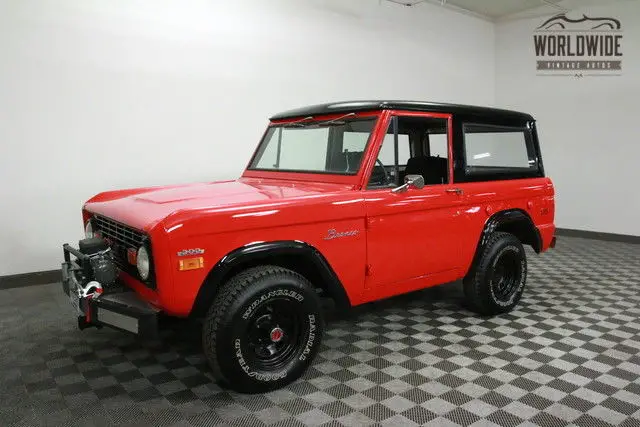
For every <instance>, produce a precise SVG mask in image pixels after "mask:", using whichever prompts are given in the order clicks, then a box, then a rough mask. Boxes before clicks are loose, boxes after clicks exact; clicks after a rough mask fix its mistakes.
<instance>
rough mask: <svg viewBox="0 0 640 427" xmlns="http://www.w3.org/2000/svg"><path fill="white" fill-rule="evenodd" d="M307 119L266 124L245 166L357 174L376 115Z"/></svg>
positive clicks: (276, 169) (283, 170) (251, 168)
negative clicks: (322, 119)
mask: <svg viewBox="0 0 640 427" xmlns="http://www.w3.org/2000/svg"><path fill="white" fill-rule="evenodd" d="M310 119H311V118H308V119H302V120H299V121H297V122H293V123H289V124H283V125H275V126H271V127H269V129H268V130H267V133H266V134H265V137H264V139H263V140H262V143H261V144H260V147H259V148H258V151H257V152H256V155H255V156H254V158H253V160H252V161H251V164H250V166H249V169H250V170H270V171H282V172H309V173H329V174H340V175H355V174H357V173H358V170H359V169H360V163H362V157H363V154H364V151H365V149H366V147H367V143H368V141H369V137H370V136H371V132H372V130H373V127H374V125H375V122H376V118H375V117H373V118H366V119H351V120H338V119H336V120H331V121H326V122H313V121H308V120H310Z"/></svg>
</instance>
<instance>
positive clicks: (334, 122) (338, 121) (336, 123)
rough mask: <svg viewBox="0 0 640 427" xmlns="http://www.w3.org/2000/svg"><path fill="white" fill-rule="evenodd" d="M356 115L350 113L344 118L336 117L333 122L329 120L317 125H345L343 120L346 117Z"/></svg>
mask: <svg viewBox="0 0 640 427" xmlns="http://www.w3.org/2000/svg"><path fill="white" fill-rule="evenodd" d="M355 115H356V113H348V114H345V115H344V116H340V117H336V118H335V119H332V120H327V121H325V122H318V123H316V125H318V126H330V125H343V124H345V123H346V122H345V121H344V120H342V119H344V118H346V117H351V116H355Z"/></svg>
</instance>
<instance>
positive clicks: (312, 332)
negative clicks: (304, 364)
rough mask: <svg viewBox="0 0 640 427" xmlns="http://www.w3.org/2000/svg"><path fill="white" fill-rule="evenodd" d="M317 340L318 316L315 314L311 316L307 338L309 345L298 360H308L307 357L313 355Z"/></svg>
mask: <svg viewBox="0 0 640 427" xmlns="http://www.w3.org/2000/svg"><path fill="white" fill-rule="evenodd" d="M315 340H316V316H315V315H314V314H310V315H309V337H308V338H307V345H305V347H304V350H302V353H301V354H300V357H298V360H307V356H308V355H309V353H311V349H312V348H313V343H314V342H315Z"/></svg>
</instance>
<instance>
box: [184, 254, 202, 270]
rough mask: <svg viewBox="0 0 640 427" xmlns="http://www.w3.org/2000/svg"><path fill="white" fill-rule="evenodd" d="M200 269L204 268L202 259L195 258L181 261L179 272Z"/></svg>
mask: <svg viewBox="0 0 640 427" xmlns="http://www.w3.org/2000/svg"><path fill="white" fill-rule="evenodd" d="M202 267H204V258H203V257H201V256H200V257H197V258H186V259H181V260H180V268H179V270H180V271H186V270H197V269H198V268H202Z"/></svg>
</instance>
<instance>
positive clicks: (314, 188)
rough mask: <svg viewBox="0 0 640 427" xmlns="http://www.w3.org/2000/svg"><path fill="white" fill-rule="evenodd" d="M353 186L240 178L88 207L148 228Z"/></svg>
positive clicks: (113, 198)
mask: <svg viewBox="0 0 640 427" xmlns="http://www.w3.org/2000/svg"><path fill="white" fill-rule="evenodd" d="M350 188H352V186H350V185H345V184H328V183H310V182H299V181H279V180H271V179H269V180H266V179H255V178H240V179H238V180H236V181H219V182H211V183H199V184H188V185H180V186H167V187H151V188H136V189H130V190H119V191H111V192H106V193H100V194H98V195H96V196H95V197H93V198H92V199H90V200H89V201H87V203H86V205H85V209H87V210H88V211H90V212H94V213H99V214H102V215H105V216H107V217H109V218H113V219H115V220H117V221H120V222H122V223H125V224H128V225H131V226H132V227H135V228H138V229H141V230H148V229H150V228H151V227H153V226H154V225H156V224H157V223H158V222H160V221H162V220H163V219H164V218H166V217H167V216H169V215H170V214H173V213H176V212H178V211H185V210H188V211H193V210H205V209H206V210H215V209H220V208H227V207H228V208H231V209H230V210H233V211H236V212H237V211H238V210H242V209H243V208H255V207H257V206H261V205H266V204H269V205H272V204H273V203H274V201H275V202H278V201H282V200H283V199H296V198H308V197H318V196H319V195H322V194H326V193H335V192H337V191H340V190H348V189H350Z"/></svg>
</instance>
